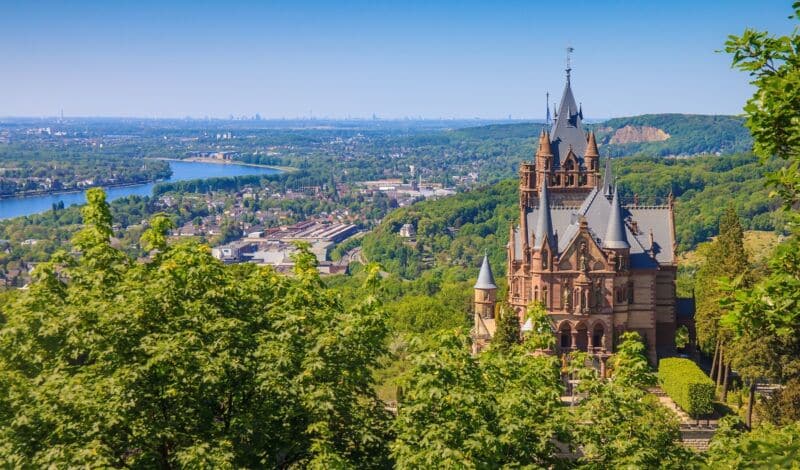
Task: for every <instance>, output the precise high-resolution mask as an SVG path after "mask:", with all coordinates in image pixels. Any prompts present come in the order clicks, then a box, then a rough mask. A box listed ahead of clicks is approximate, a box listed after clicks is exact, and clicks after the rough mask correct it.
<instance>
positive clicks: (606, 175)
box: [601, 157, 614, 198]
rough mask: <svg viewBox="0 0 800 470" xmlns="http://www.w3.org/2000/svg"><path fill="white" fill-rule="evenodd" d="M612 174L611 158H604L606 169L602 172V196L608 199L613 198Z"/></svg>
mask: <svg viewBox="0 0 800 470" xmlns="http://www.w3.org/2000/svg"><path fill="white" fill-rule="evenodd" d="M613 186H614V174H613V173H612V172H611V157H608V158H606V167H605V169H604V170H603V187H602V188H601V189H602V192H603V196H605V197H606V198H610V197H611V196H613V194H614V193H613Z"/></svg>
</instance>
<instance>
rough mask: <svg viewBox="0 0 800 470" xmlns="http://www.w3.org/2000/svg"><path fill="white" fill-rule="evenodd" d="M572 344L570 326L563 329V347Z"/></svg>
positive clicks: (565, 347)
mask: <svg viewBox="0 0 800 470" xmlns="http://www.w3.org/2000/svg"><path fill="white" fill-rule="evenodd" d="M571 345H572V337H571V335H570V333H569V328H567V329H566V330H562V331H561V348H562V349H567V348H569V347H570V346H571Z"/></svg>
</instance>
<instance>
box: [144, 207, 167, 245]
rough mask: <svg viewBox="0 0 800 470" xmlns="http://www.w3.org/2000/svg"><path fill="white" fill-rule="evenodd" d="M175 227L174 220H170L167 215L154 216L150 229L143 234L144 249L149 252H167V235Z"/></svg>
mask: <svg viewBox="0 0 800 470" xmlns="http://www.w3.org/2000/svg"><path fill="white" fill-rule="evenodd" d="M174 227H175V224H173V223H172V220H170V219H169V218H168V217H167V215H166V214H164V213H158V214H156V215H154V216H153V217H152V218H151V219H150V228H148V229H147V230H145V232H144V233H143V234H142V237H141V242H142V248H144V249H145V250H147V251H151V250H161V251H163V250H165V249H166V248H167V234H168V233H169V230H170V229H172V228H174Z"/></svg>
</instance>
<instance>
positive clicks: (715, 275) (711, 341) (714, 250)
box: [695, 204, 750, 351]
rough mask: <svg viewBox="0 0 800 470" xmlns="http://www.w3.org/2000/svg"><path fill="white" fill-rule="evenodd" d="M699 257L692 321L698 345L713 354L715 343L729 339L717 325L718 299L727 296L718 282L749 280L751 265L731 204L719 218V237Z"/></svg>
mask: <svg viewBox="0 0 800 470" xmlns="http://www.w3.org/2000/svg"><path fill="white" fill-rule="evenodd" d="M701 254H702V256H703V259H704V261H703V263H702V264H701V266H700V269H698V271H697V274H696V277H695V285H696V288H695V291H696V294H697V312H696V315H695V319H696V320H695V321H696V323H697V337H698V340H699V342H700V345H701V346H702V347H703V349H704V350H706V351H713V349H714V347H715V343H716V342H717V341H718V340H721V341H722V342H723V343H726V342H727V339H728V336H730V335H729V334H728V333H726V331H724V330H722V329H721V325H720V319H721V318H722V315H723V313H724V308H723V307H721V306H720V300H721V299H722V298H723V297H724V296H726V294H725V290H724V288H723V287H722V285H721V284H720V279H722V278H735V279H738V280H737V282H738V285H746V283H747V282H748V281H749V276H748V272H749V269H750V263H749V260H748V257H747V253H746V252H745V249H744V232H743V230H742V226H741V224H740V222H739V216H738V215H737V214H736V210H735V209H734V208H733V206H732V205H730V204H729V205H728V207H727V209H726V210H725V213H724V215H723V216H722V219H720V223H719V236H718V237H717V238H716V239H714V241H712V242H711V243H709V244H708V245H706V246H704V247H703V250H702V252H701Z"/></svg>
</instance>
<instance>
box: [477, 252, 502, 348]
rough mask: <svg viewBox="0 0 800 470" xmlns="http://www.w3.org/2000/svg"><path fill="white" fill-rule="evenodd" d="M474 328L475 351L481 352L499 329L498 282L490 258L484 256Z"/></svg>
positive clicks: (478, 286)
mask: <svg viewBox="0 0 800 470" xmlns="http://www.w3.org/2000/svg"><path fill="white" fill-rule="evenodd" d="M474 293H475V297H474V301H473V307H474V322H475V324H474V328H473V332H472V333H473V344H472V348H473V352H476V353H477V352H480V351H481V349H483V348H484V347H485V346H486V345H487V344H488V343H489V340H490V339H491V338H492V336H494V332H495V330H496V329H497V325H496V322H495V305H496V304H497V284H495V282H494V275H493V274H492V267H491V266H490V265H489V259H488V258H487V256H486V255H484V256H483V264H481V270H480V273H479V274H478V282H476V283H475V286H474Z"/></svg>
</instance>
